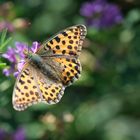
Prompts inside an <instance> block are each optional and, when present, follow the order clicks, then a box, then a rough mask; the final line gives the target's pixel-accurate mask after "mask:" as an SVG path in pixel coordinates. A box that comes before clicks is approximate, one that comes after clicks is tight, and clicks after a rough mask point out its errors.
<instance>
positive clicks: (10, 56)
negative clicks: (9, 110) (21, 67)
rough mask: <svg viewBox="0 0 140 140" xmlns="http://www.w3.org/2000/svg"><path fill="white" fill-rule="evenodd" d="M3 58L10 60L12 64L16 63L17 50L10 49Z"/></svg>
mask: <svg viewBox="0 0 140 140" xmlns="http://www.w3.org/2000/svg"><path fill="white" fill-rule="evenodd" d="M2 57H4V58H6V59H8V60H9V61H10V62H13V63H16V56H15V49H13V48H11V47H8V50H7V52H6V53H5V54H2Z"/></svg>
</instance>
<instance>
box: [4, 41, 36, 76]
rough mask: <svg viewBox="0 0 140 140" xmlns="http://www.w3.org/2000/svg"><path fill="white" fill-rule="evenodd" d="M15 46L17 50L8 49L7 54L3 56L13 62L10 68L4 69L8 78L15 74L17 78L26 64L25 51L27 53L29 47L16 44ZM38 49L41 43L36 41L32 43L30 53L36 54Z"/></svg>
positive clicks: (23, 44)
mask: <svg viewBox="0 0 140 140" xmlns="http://www.w3.org/2000/svg"><path fill="white" fill-rule="evenodd" d="M15 46H16V47H15V48H11V47H8V50H7V52H6V53H4V54H3V55H2V57H4V58H6V59H7V60H8V61H10V62H11V65H10V67H8V68H4V69H3V73H4V75H6V76H9V75H10V74H13V75H14V76H15V77H17V76H18V74H19V72H20V71H21V70H22V68H23V65H24V64H25V54H24V51H27V50H28V49H29V47H28V45H27V44H25V43H21V42H16V43H15ZM38 48H39V43H38V42H36V41H35V42H33V43H32V46H31V47H30V49H29V51H31V52H32V53H35V52H36V51H37V49H38Z"/></svg>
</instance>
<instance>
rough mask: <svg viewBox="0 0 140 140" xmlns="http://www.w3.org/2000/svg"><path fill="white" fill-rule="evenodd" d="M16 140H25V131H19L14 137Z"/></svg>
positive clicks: (21, 129)
mask: <svg viewBox="0 0 140 140" xmlns="http://www.w3.org/2000/svg"><path fill="white" fill-rule="evenodd" d="M13 139H14V140H25V131H24V129H23V128H19V129H17V131H16V132H15V133H14V135H13Z"/></svg>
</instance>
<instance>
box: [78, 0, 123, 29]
mask: <svg viewBox="0 0 140 140" xmlns="http://www.w3.org/2000/svg"><path fill="white" fill-rule="evenodd" d="M80 13H81V15H82V16H84V17H85V18H86V23H87V25H88V26H93V27H96V28H105V27H112V26H113V25H116V24H119V23H121V22H122V19H123V18H122V14H121V12H120V9H119V8H118V6H117V5H115V4H109V3H107V2H106V0H96V1H93V2H86V3H84V4H83V5H82V7H81V10H80Z"/></svg>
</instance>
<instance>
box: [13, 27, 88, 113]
mask: <svg viewBox="0 0 140 140" xmlns="http://www.w3.org/2000/svg"><path fill="white" fill-rule="evenodd" d="M86 32H87V31H86V27H85V26H84V25H76V26H72V27H69V28H67V29H65V30H63V31H61V32H59V33H57V34H56V35H55V36H54V37H52V38H50V39H49V40H47V41H46V42H44V43H43V44H42V45H41V46H40V47H39V49H38V50H37V52H36V53H32V54H29V56H28V57H27V58H26V63H25V64H24V66H23V69H22V71H21V73H20V74H19V75H18V78H17V80H16V83H15V86H14V91H13V107H14V109H16V110H18V111H21V110H24V109H26V108H27V107H28V106H30V105H32V104H35V103H38V102H44V103H47V104H55V103H58V102H59V101H60V99H61V97H62V95H63V94H64V89H65V87H67V86H68V85H70V84H71V83H73V82H74V81H75V80H76V79H78V78H79V75H80V72H81V64H80V61H79V55H80V52H81V48H82V44H83V40H84V38H85V36H86Z"/></svg>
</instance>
